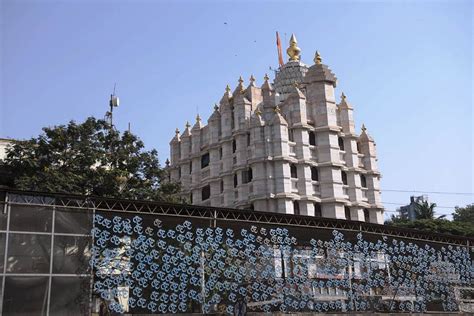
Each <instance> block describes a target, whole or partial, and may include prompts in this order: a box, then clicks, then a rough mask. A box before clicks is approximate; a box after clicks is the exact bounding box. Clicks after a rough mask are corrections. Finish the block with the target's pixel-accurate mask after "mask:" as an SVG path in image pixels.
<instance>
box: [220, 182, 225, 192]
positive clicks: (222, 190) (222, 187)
mask: <svg viewBox="0 0 474 316" xmlns="http://www.w3.org/2000/svg"><path fill="white" fill-rule="evenodd" d="M222 192H224V180H221V193H222Z"/></svg>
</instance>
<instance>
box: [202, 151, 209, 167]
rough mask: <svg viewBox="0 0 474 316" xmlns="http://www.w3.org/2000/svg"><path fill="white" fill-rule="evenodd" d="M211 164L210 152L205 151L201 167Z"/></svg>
mask: <svg viewBox="0 0 474 316" xmlns="http://www.w3.org/2000/svg"><path fill="white" fill-rule="evenodd" d="M207 166H209V153H205V154H204V155H202V156H201V169H202V168H206V167H207Z"/></svg>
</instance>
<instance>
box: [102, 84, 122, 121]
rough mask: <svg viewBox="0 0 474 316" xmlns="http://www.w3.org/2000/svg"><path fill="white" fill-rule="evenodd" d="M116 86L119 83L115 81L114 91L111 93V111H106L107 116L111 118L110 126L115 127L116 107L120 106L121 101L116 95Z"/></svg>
mask: <svg viewBox="0 0 474 316" xmlns="http://www.w3.org/2000/svg"><path fill="white" fill-rule="evenodd" d="M116 87H117V83H114V91H113V93H112V94H111V95H110V101H109V106H110V111H107V113H105V118H106V119H108V120H109V123H110V128H113V127H114V122H113V112H114V108H116V107H118V106H119V103H120V100H119V98H118V97H117V96H116V95H115V88H116Z"/></svg>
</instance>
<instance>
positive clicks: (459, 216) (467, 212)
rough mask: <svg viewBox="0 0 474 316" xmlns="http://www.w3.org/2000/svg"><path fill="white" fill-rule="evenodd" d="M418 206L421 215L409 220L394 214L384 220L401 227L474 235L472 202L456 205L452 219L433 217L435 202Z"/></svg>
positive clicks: (473, 208)
mask: <svg viewBox="0 0 474 316" xmlns="http://www.w3.org/2000/svg"><path fill="white" fill-rule="evenodd" d="M418 205H421V206H420V213H418V207H417V214H422V216H421V217H417V219H416V220H414V221H411V220H409V219H402V218H399V217H396V216H393V215H392V217H391V218H390V220H387V221H386V222H385V224H386V225H391V226H396V227H403V228H409V229H417V230H422V231H426V232H432V233H441V234H451V235H459V236H467V237H474V204H470V205H467V206H466V207H456V208H455V212H454V214H453V221H449V220H447V219H444V218H443V216H440V217H438V218H434V214H435V212H434V207H436V204H434V203H432V204H430V205H428V203H427V202H425V203H423V204H418Z"/></svg>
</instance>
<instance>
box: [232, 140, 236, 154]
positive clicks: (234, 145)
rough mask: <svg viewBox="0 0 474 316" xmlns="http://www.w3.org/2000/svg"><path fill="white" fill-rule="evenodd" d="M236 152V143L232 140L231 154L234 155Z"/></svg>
mask: <svg viewBox="0 0 474 316" xmlns="http://www.w3.org/2000/svg"><path fill="white" fill-rule="evenodd" d="M236 150H237V143H236V141H235V139H233V140H232V153H235V151H236Z"/></svg>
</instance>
